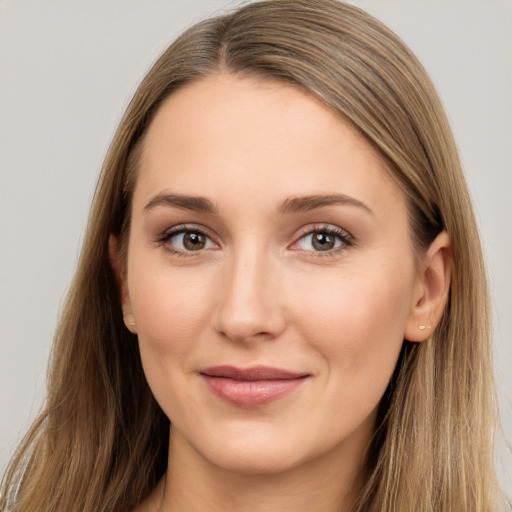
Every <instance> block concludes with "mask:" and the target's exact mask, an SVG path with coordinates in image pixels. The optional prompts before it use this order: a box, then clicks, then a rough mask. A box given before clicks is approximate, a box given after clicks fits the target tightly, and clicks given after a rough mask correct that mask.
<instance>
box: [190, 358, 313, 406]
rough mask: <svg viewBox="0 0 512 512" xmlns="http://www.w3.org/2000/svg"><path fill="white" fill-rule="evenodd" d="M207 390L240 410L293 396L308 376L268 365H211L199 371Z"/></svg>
mask: <svg viewBox="0 0 512 512" xmlns="http://www.w3.org/2000/svg"><path fill="white" fill-rule="evenodd" d="M200 375H201V377H202V378H203V380H204V381H205V382H206V384H207V386H208V388H209V389H210V391H211V392H212V393H213V394H215V395H216V396H218V397H219V398H221V399H222V400H224V401H226V402H229V403H231V404H234V405H237V406H239V407H259V406H261V405H266V404H269V403H271V402H275V401H276V400H279V399H280V398H284V397H285V396H288V395H290V394H291V393H293V392H294V391H295V390H296V389H297V388H299V387H300V386H301V385H302V384H303V383H304V382H305V381H306V380H307V378H308V377H309V376H310V375H309V374H307V373H297V372H292V371H289V370H283V369H281V368H273V367H269V366H252V367H249V368H238V367H236V366H229V365H224V366H213V367H210V368H205V369H204V370H201V372H200Z"/></svg>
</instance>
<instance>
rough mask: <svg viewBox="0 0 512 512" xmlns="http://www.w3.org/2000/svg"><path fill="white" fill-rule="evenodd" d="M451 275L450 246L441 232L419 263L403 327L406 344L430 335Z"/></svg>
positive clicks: (422, 339) (442, 305) (444, 303)
mask: <svg viewBox="0 0 512 512" xmlns="http://www.w3.org/2000/svg"><path fill="white" fill-rule="evenodd" d="M451 271H452V253H451V242H450V237H449V236H448V234H447V233H446V232H445V231H443V232H441V233H440V234H439V235H438V236H437V237H436V238H435V239H434V241H433V242H432V244H431V245H430V247H429V249H428V250H427V252H426V253H425V256H424V257H423V259H422V261H421V266H420V269H419V273H418V278H417V284H416V287H415V291H414V296H413V302H412V304H411V309H410V311H409V315H408V317H407V320H406V324H405V332H404V338H405V339H406V340H408V341H414V342H421V341H424V340H426V339H427V338H428V337H429V336H430V335H431V334H432V332H433V330H434V329H435V327H436V325H437V324H438V323H439V320H440V319H441V316H442V314H443V311H444V308H445V306H446V303H447V301H448V296H449V292H450V282H451Z"/></svg>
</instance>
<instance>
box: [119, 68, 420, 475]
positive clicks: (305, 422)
mask: <svg viewBox="0 0 512 512" xmlns="http://www.w3.org/2000/svg"><path fill="white" fill-rule="evenodd" d="M132 215H133V218H132V224H131V228H130V238H129V249H128V261H127V269H126V281H125V282H124V285H123V289H124V292H123V294H124V299H123V302H124V311H125V314H126V315H127V316H129V317H130V318H131V315H132V314H133V319H134V321H135V326H136V330H137V333H138V337H139V343H140V351H141V356H142V362H143V365H144V369H145V372H146V376H147V379H148V382H149V385H150V386H151V389H152V391H153V393H154V395H155V397H156V399H157V400H158V402H159V404H160V405H161V407H162V409H163V410H164V411H165V413H166V414H167V416H168V417H169V418H170V420H171V422H172V425H173V436H174V439H173V443H175V444H177V445H181V446H186V447H187V450H188V451H189V453H193V454H194V455H195V456H196V457H198V459H200V460H203V461H208V462H209V463H212V464H214V465H215V466H217V467H221V468H225V469H230V470H235V471H242V472H257V473H262V472H263V473H264V472H277V471H283V470H285V469H287V468H293V467H298V466H300V465H301V464H306V463H308V462H310V461H312V460H314V459H318V458H322V457H329V456H330V455H336V456H340V457H343V456H345V457H348V456H349V454H352V455H350V456H352V458H354V457H356V458H359V459H361V453H362V450H364V448H365V447H366V446H367V443H368V442H369V439H370V436H371V435H372V432H373V429H374V424H375V415H376V408H377V405H378V403H379V400H380V399H381V397H382V395H383V393H384V391H385V389H386V386H387V384H388V381H389V379H390V376H391V374H392V372H393V369H394V367H395V364H396V361H397V357H398V354H399V351H400V348H401V345H402V342H403V339H404V332H405V326H406V323H407V321H408V316H409V314H410V311H411V308H413V307H414V304H415V303H416V302H417V300H418V296H419V294H421V280H420V279H419V277H418V276H417V272H416V265H415V258H414V254H413V251H412V248H411V240H410V233H409V229H408V215H407V209H406V202H405V199H404V196H403V194H402V193H401V191H400V190H399V188H398V186H397V185H396V184H395V183H394V182H393V181H392V179H391V178H390V177H389V175H388V172H387V171H386V169H385V165H384V163H383V161H382V159H381V158H380V156H379V155H378V154H377V152H376V151H375V150H374V149H373V148H372V147H371V146H370V144H368V143H367V142H366V141H365V139H363V137H362V136H361V135H359V134H358V133H357V132H356V131H355V130H354V129H353V128H352V127H351V126H350V125H349V124H347V123H346V122H345V121H343V120H341V119H340V118H338V117H336V116H335V115H334V114H333V113H332V112H331V111H330V110H329V109H327V108H326V107H325V106H324V105H322V104H321V103H320V102H319V101H318V100H316V99H314V98H313V97H311V96H309V95H307V94H306V93H304V92H302V91H300V90H299V89H297V88H293V87H291V86H287V85H283V84H277V83H272V82H265V81H258V80H254V79H249V78H237V77H234V76H231V75H219V76H212V77H210V78H207V79H204V80H202V81H200V82H198V83H194V84H193V85H189V86H187V87H184V88H183V89H181V90H179V91H177V92H176V93H175V94H173V95H172V96H171V97H169V98H168V99H167V100H166V101H165V102H164V103H163V105H162V106H161V108H160V109H159V111H158V112H157V114H156V117H155V119H154V120H153V122H152V124H151V127H150V129H149V132H148V134H147V138H146V141H145V147H144V152H143V156H142V159H141V162H140V172H139V176H138V180H137V184H136V187H135V192H134V197H133V214H132Z"/></svg>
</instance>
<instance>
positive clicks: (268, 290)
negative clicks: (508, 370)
mask: <svg viewBox="0 0 512 512" xmlns="http://www.w3.org/2000/svg"><path fill="white" fill-rule="evenodd" d="M248 253H250V254H248ZM274 267H275V265H273V264H272V262H271V258H270V257H269V256H268V255H266V254H265V253H264V252H263V251H261V252H260V253H259V254H258V253H256V252H254V251H244V253H243V254H239V255H238V256H237V257H233V258H232V261H230V262H229V263H227V262H226V268H225V272H224V273H223V282H222V283H221V284H220V286H219V293H218V302H217V311H216V315H214V321H215V329H216V331H217V332H218V333H220V334H221V335H222V336H224V337H226V338H228V339H230V340H232V341H237V342H251V341H256V340H273V339H276V338H277V337H279V335H280V334H282V332H283V331H284V329H285V326H286V318H285V309H284V307H283V294H282V293H280V292H282V290H280V287H281V284H280V283H281V280H280V279H279V278H278V276H277V274H278V273H277V272H276V269H275V268H274Z"/></svg>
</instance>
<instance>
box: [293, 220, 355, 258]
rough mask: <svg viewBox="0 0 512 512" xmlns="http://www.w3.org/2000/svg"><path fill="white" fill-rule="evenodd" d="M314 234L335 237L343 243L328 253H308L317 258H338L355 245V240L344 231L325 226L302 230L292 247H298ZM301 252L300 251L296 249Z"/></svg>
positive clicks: (327, 251)
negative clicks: (304, 239)
mask: <svg viewBox="0 0 512 512" xmlns="http://www.w3.org/2000/svg"><path fill="white" fill-rule="evenodd" d="M313 233H324V234H326V235H330V236H333V237H335V238H338V239H339V240H340V241H341V245H340V246H339V247H335V248H333V249H329V250H326V251H306V252H308V254H309V255H311V256H313V257H315V258H328V257H333V256H337V255H338V254H339V253H340V252H342V251H345V250H347V249H349V248H350V247H352V246H353V245H354V238H353V237H352V235H350V234H349V233H348V232H347V231H345V230H344V229H341V228H339V227H337V226H333V225H330V224H323V225H321V226H320V225H318V226H313V227H311V226H308V227H305V228H302V229H301V231H300V232H299V234H298V236H297V239H296V241H295V242H294V243H293V244H292V245H297V244H298V243H299V242H300V241H301V240H302V239H303V238H305V237H306V236H308V235H312V234H313ZM295 250H299V249H295Z"/></svg>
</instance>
